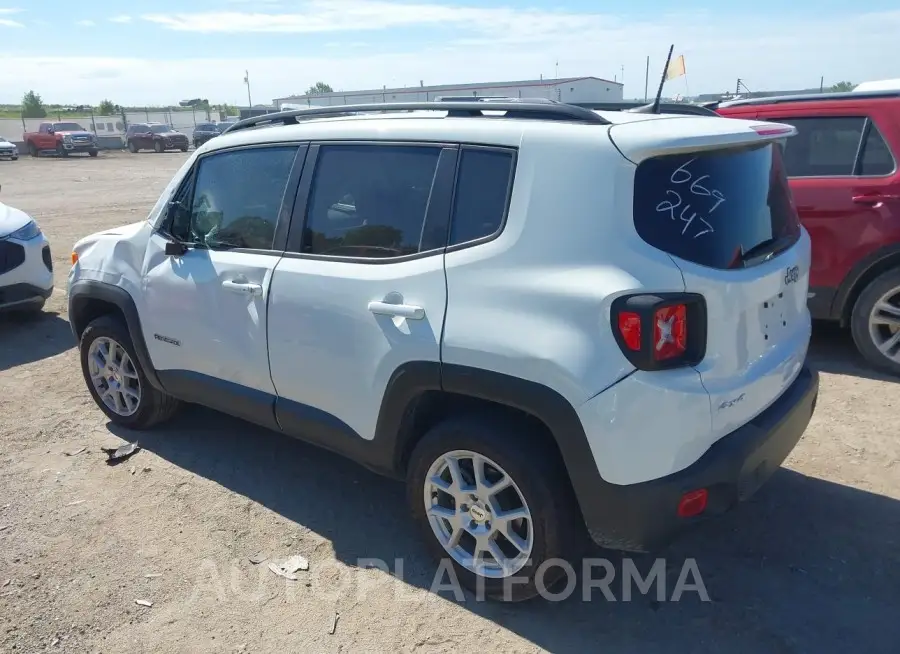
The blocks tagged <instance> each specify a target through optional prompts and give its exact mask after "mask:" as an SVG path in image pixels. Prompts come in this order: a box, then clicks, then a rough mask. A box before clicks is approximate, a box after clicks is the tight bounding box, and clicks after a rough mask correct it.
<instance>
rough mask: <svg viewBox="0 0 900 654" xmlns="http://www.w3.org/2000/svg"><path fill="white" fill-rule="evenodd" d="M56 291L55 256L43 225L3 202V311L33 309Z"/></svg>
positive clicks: (0, 210)
mask: <svg viewBox="0 0 900 654" xmlns="http://www.w3.org/2000/svg"><path fill="white" fill-rule="evenodd" d="M52 294H53V258H52V257H51V256H50V243H49V242H48V241H47V237H46V236H44V233H43V232H41V228H40V227H39V226H38V224H37V223H36V222H35V221H34V219H33V218H32V217H31V216H29V215H28V214H27V213H25V212H24V211H20V210H19V209H15V208H13V207H10V206H8V205H5V204H3V203H2V202H0V313H6V312H18V313H33V312H38V311H40V310H41V309H42V308H43V307H44V303H45V302H46V301H47V298H48V297H50V296H51V295H52Z"/></svg>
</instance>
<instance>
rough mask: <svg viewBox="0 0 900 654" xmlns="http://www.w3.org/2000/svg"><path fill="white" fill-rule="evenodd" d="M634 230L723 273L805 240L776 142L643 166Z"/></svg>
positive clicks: (662, 247)
mask: <svg viewBox="0 0 900 654" xmlns="http://www.w3.org/2000/svg"><path fill="white" fill-rule="evenodd" d="M634 225H635V228H636V229H637V232H638V234H639V235H640V237H641V238H642V239H643V240H644V241H646V242H647V243H649V244H650V245H652V246H654V247H656V248H659V249H660V250H663V251H664V252H667V253H669V254H672V255H674V256H676V257H680V258H681V259H685V260H687V261H692V262H694V263H698V264H700V265H703V266H707V267H710V268H719V269H729V268H737V267H742V266H744V265H749V263H750V258H751V257H755V256H756V254H759V253H762V252H761V250H762V249H764V248H765V247H767V244H771V245H772V249H773V251H777V250H780V249H784V248H786V247H789V246H790V245H791V244H792V243H794V242H795V241H796V240H797V238H799V236H800V223H799V220H798V218H797V212H796V209H795V208H794V205H793V202H792V200H791V194H790V189H789V188H788V185H787V177H786V175H785V171H784V166H783V162H782V159H781V148H780V147H778V146H774V145H771V144H767V145H761V146H754V147H751V148H736V149H729V150H720V151H713V152H703V153H693V154H679V155H667V156H662V157H654V158H652V159H648V160H647V161H644V162H642V163H641V164H640V165H639V166H638V168H637V171H636V173H635V185H634ZM751 250H752V253H751ZM748 255H749V256H748Z"/></svg>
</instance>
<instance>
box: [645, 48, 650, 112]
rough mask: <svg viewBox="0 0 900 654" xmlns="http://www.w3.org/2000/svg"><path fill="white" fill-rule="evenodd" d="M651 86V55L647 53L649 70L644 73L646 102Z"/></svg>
mask: <svg viewBox="0 0 900 654" xmlns="http://www.w3.org/2000/svg"><path fill="white" fill-rule="evenodd" d="M649 86H650V55H647V71H646V72H645V73H644V102H646V101H647V99H648V96H647V88H648V87H649Z"/></svg>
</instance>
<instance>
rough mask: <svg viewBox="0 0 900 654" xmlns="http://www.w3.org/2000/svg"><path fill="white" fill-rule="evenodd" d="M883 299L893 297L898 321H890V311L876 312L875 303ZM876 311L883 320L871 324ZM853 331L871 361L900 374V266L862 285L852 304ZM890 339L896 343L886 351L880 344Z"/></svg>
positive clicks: (888, 299) (876, 365)
mask: <svg viewBox="0 0 900 654" xmlns="http://www.w3.org/2000/svg"><path fill="white" fill-rule="evenodd" d="M884 301H890V302H889V304H892V305H893V306H894V307H895V308H896V309H897V311H896V312H895V314H894V317H895V318H896V321H895V322H893V323H892V324H888V323H889V322H890V316H891V314H890V313H886V312H884V311H879V312H878V313H877V314H875V307H876V305H877V304H879V302H884ZM873 314H874V315H877V316H878V317H879V318H880V320H882V321H883V323H882V324H876V325H872V326H870V317H873ZM850 332H851V333H852V334H853V342H854V343H855V344H856V349H857V350H859V353H860V354H862V356H863V358H864V359H865V360H866V361H867V362H868V363H869V364H870V365H872V366H873V367H875V368H878V369H880V370H883V371H884V372H887V373H890V374H892V375H896V376H898V377H900V268H895V269H893V270H888V271H887V272H885V273H882V274H881V275H879V276H878V277H876V278H875V279H874V280H873V281H872V282H870V283H869V285H868V286H866V287H865V288H864V289H863V291H862V293H860V295H859V298H857V300H856V304H854V305H853V313H852V314H851V316H850ZM876 339H878V340H876ZM892 339H897V340H896V341H894V340H892ZM888 342H891V343H893V346H891V347H890V348H889V349H888V354H885V353H884V352H882V351H881V350H880V349H879V344H881V345H882V347H884V346H885V345H886V344H887V343H888Z"/></svg>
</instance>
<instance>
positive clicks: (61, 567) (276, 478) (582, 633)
mask: <svg viewBox="0 0 900 654" xmlns="http://www.w3.org/2000/svg"><path fill="white" fill-rule="evenodd" d="M184 156H185V155H182V154H181V153H175V154H161V155H158V154H150V153H148V154H140V155H128V154H127V153H103V154H102V155H101V156H100V157H99V158H97V159H87V158H74V157H73V158H70V159H68V160H57V159H53V158H41V159H40V160H33V159H30V158H25V159H20V160H19V161H18V162H15V163H8V162H0V184H2V187H3V189H2V199H3V201H4V202H6V203H8V204H11V205H13V206H17V207H19V208H21V209H23V210H25V211H28V212H30V213H32V214H33V215H34V216H35V218H36V219H37V220H38V221H39V222H40V224H41V226H42V228H43V229H44V231H45V232H46V234H47V235H48V237H49V239H50V241H51V243H52V246H53V248H54V249H53V252H54V263H55V269H56V285H57V288H56V291H55V292H54V294H53V297H52V298H51V300H50V301H49V302H48V306H47V308H46V310H45V312H44V315H43V316H41V317H40V318H38V319H34V320H19V319H16V320H10V319H0V648H2V649H3V650H4V651H9V652H13V651H15V652H38V651H53V652H57V651H58V652H128V653H129V654H136V653H140V652H167V653H176V652H235V651H245V652H407V651H414V650H415V651H423V652H456V651H474V650H476V649H477V650H481V651H485V650H487V651H491V650H493V651H504V652H534V651H545V650H546V651H551V652H567V653H568V652H572V653H575V652H586V651H598V650H601V649H602V651H604V652H606V653H609V654H612V653H616V652H638V651H639V652H651V653H652V652H716V653H720V652H728V653H729V654H738V653H741V652H765V653H780V652H785V653H787V652H791V653H793V652H814V653H818V652H831V651H835V652H843V651H849V650H853V651H865V652H867V653H869V652H897V651H898V650H897V647H898V645H897V643H898V642H900V620H898V616H900V591H898V589H900V564H898V559H900V418H898V408H900V406H898V397H900V394H898V392H897V390H898V384H897V381H896V380H894V381H892V380H889V379H886V378H883V377H880V376H879V375H877V374H873V373H871V372H869V371H867V370H866V369H865V368H864V367H863V366H861V364H860V363H859V362H858V360H857V358H856V357H855V355H854V354H853V350H852V347H851V345H850V343H849V338H848V337H847V336H846V335H845V334H843V333H842V332H840V331H839V330H836V329H833V328H829V327H828V326H822V327H820V326H817V328H816V334H815V337H814V343H813V351H812V359H813V361H814V363H815V364H816V365H817V366H818V367H819V368H820V370H821V371H822V372H823V374H822V392H821V397H820V400H819V404H818V410H817V412H816V415H815V417H814V419H813V422H812V424H811V425H810V428H809V430H808V431H807V433H806V435H805V436H804V438H803V440H802V441H801V443H800V445H799V446H798V447H797V449H796V450H795V451H794V453H793V454H792V456H791V458H790V459H789V460H788V462H787V464H786V466H785V469H783V470H781V471H780V472H779V473H778V474H777V475H776V476H775V477H774V478H773V479H772V481H771V482H770V483H769V484H768V485H767V486H766V487H764V489H763V490H761V491H760V492H759V493H758V494H757V495H756V496H755V497H754V499H753V500H752V501H751V502H749V503H748V504H747V505H745V506H743V507H741V508H740V509H739V510H738V511H736V512H733V513H732V514H730V515H728V516H725V517H724V518H722V519H720V520H718V521H716V522H714V523H711V524H709V525H707V526H705V527H703V528H702V529H700V530H698V531H696V532H694V533H692V534H690V535H689V536H687V537H685V538H684V539H682V540H681V541H679V542H678V543H676V544H675V545H673V546H672V547H671V548H670V549H669V550H668V551H667V552H666V553H665V556H666V565H667V571H668V572H669V574H670V575H671V576H670V577H669V585H668V589H667V591H666V595H665V599H667V600H669V599H670V598H671V595H672V590H673V586H674V585H675V578H677V576H678V574H679V572H680V571H681V566H682V563H683V562H684V561H685V560H687V559H689V558H693V559H695V560H696V562H697V570H699V572H700V574H701V576H702V582H703V585H704V587H705V588H706V590H707V591H708V594H709V598H710V600H711V601H709V602H704V601H701V599H700V597H699V594H698V593H695V592H686V593H685V594H684V595H683V597H682V599H681V601H679V602H671V601H665V602H654V601H651V599H653V598H648V597H644V596H641V595H639V594H638V593H637V592H636V591H635V592H634V595H633V598H632V601H630V602H625V601H621V600H622V599H623V592H622V587H621V585H620V584H619V582H618V581H616V582H615V583H614V584H613V585H612V587H611V588H612V590H613V592H614V593H615V596H616V599H617V600H619V601H616V602H610V601H607V600H604V598H603V595H602V593H601V592H599V591H595V592H594V593H593V601H590V602H584V601H582V591H581V590H579V591H578V592H576V593H575V594H574V595H573V596H572V597H571V598H570V599H569V600H567V601H563V602H556V603H552V602H547V601H537V602H534V603H528V604H525V605H516V606H502V605H498V604H493V603H483V602H476V601H474V600H473V599H472V598H471V597H467V598H466V601H464V602H458V601H456V600H455V598H454V596H453V594H452V593H440V594H439V593H435V592H430V588H431V585H432V582H433V580H434V570H435V568H434V566H433V564H432V563H431V562H430V560H428V559H427V557H426V556H425V553H424V549H423V547H422V546H421V544H420V542H419V540H418V536H417V531H416V529H415V527H414V525H413V524H411V521H410V519H409V518H408V517H407V512H406V508H405V503H404V499H403V489H402V487H401V486H400V485H399V484H397V483H395V482H392V481H388V480H384V479H381V478H378V477H376V476H374V475H372V474H370V473H368V472H366V471H364V470H362V469H361V468H359V467H357V466H355V465H354V464H352V463H350V462H348V461H345V460H343V459H340V458H338V457H336V456H334V455H331V454H328V453H325V452H323V451H320V450H317V449H315V448H313V447H310V446H307V445H304V444H302V443H299V442H296V441H293V440H290V439H288V438H285V437H282V436H279V435H277V434H273V433H268V432H265V431H263V430H260V429H258V428H256V427H254V426H251V425H248V424H246V423H243V422H240V421H237V420H233V419H230V418H227V417H225V416H222V415H218V414H215V413H213V412H211V411H208V410H204V409H200V408H192V409H190V410H188V411H185V412H184V413H183V414H182V415H181V416H180V417H179V418H178V419H176V421H175V422H174V424H172V425H171V426H170V427H167V428H165V429H163V430H160V431H157V432H153V433H148V434H141V435H140V443H141V445H142V447H143V450H142V451H140V452H139V453H138V454H137V455H135V456H134V457H132V458H131V459H130V460H129V461H127V462H126V463H124V464H122V465H119V466H107V465H106V464H105V463H104V459H105V455H104V454H103V453H102V452H101V451H100V448H101V447H103V446H110V445H116V444H120V443H122V442H123V441H124V440H133V439H134V438H136V435H135V434H129V433H124V432H122V431H121V430H118V429H116V428H113V427H111V426H110V425H108V424H107V421H106V420H105V418H104V416H103V414H102V413H101V412H100V411H99V410H98V409H97V408H95V406H94V405H93V402H92V401H91V399H90V397H89V395H88V393H87V390H86V389H85V387H84V381H83V379H82V377H81V372H80V370H79V368H78V360H77V356H76V352H75V350H74V348H73V345H74V343H73V337H72V335H71V332H70V331H69V325H68V322H67V318H66V297H65V279H66V274H67V272H68V269H69V261H68V259H69V252H70V246H71V244H72V243H74V242H75V241H76V240H77V239H78V238H80V237H81V236H84V235H86V234H89V233H91V232H94V231H97V230H101V229H106V228H110V227H113V226H116V225H120V224H124V223H129V222H133V221H135V220H139V219H141V218H143V217H144V216H145V214H146V212H147V211H148V210H149V208H150V206H151V205H152V204H153V202H154V201H155V200H156V198H157V196H158V194H159V192H160V191H161V190H162V188H163V186H164V185H165V183H166V182H167V181H168V180H169V178H170V177H171V175H172V173H173V172H174V171H175V170H176V169H177V168H178V166H179V165H180V164H181V163H182V162H183V161H184ZM82 448H86V449H84V450H83V451H80V450H82ZM258 552H262V553H263V554H265V555H268V557H270V558H271V559H281V558H285V557H287V556H289V555H292V554H298V553H299V554H303V555H304V556H306V557H307V558H308V559H309V561H310V570H309V572H301V573H298V575H299V577H300V579H299V581H295V582H292V581H287V580H284V579H281V578H279V577H276V576H275V575H274V574H272V573H271V572H270V571H269V570H268V569H267V566H266V563H261V564H259V565H254V564H253V563H251V562H250V561H249V559H248V557H250V556H251V555H254V554H256V553H258ZM596 554H597V556H607V557H608V558H609V559H610V561H611V562H612V563H613V565H614V568H615V569H616V570H621V569H622V565H624V563H623V561H622V560H621V558H620V557H618V556H616V555H614V554H610V553H603V552H597V553H596ZM365 558H374V559H381V560H383V561H386V562H387V563H388V566H389V568H390V570H389V573H388V572H385V571H382V570H379V569H371V568H367V567H366V566H365V565H361V564H360V560H361V559H365ZM400 558H402V561H401V562H400V564H399V565H398V564H397V563H395V559H400ZM651 562H652V561H648V560H644V559H638V560H637V565H638V566H639V568H640V569H642V570H647V568H648V566H649V563H651ZM157 575H158V576H157ZM619 577H621V574H619ZM595 578H596V576H595ZM617 579H618V577H617ZM135 600H147V601H149V602H152V607H145V606H140V605H138V604H137V603H136V602H135ZM336 614H339V616H340V617H339V620H338V622H337V623H336V624H335V623H334V620H335V615H336ZM332 632H333V633H332Z"/></svg>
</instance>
